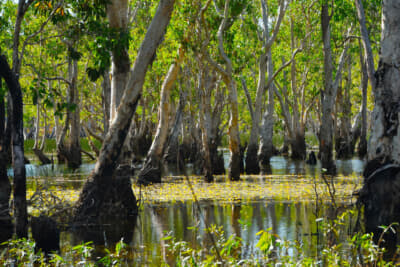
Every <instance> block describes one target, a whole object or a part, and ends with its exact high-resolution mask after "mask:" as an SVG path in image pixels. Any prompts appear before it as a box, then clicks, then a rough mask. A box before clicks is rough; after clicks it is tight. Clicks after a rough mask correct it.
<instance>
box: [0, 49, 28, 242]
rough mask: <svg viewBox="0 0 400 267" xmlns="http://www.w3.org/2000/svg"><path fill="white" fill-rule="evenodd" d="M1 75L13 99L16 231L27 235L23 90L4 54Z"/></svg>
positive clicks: (0, 59) (19, 234)
mask: <svg viewBox="0 0 400 267" xmlns="http://www.w3.org/2000/svg"><path fill="white" fill-rule="evenodd" d="M0 76H2V77H3V78H4V80H5V82H6V84H7V87H8V90H9V93H10V96H11V99H12V130H11V138H12V159H13V170H14V182H13V193H14V217H15V233H16V234H17V236H18V237H27V236H28V216H27V215H28V212H27V203H26V171H25V159H24V132H23V107H22V91H21V87H20V84H19V81H18V77H17V75H16V73H15V72H13V71H12V70H11V68H10V66H9V65H8V62H7V59H6V57H5V56H3V55H0ZM10 104H11V103H10Z"/></svg>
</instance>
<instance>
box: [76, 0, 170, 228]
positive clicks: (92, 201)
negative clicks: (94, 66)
mask: <svg viewBox="0 0 400 267" xmlns="http://www.w3.org/2000/svg"><path fill="white" fill-rule="evenodd" d="M174 2H175V1H174V0H161V1H160V2H159V5H158V8H157V11H156V13H155V15H154V17H153V20H152V22H151V24H150V26H149V28H148V30H147V33H146V36H145V38H144V40H143V42H142V44H141V46H140V49H139V51H138V53H137V58H136V61H135V64H134V65H133V68H132V70H131V73H130V76H129V77H130V78H129V81H128V83H127V88H126V90H125V91H124V96H123V97H122V102H121V104H120V106H119V109H118V112H117V114H116V117H115V119H114V120H113V122H112V124H111V126H110V130H109V131H108V134H107V136H106V138H105V140H104V144H103V146H102V149H101V151H100V155H99V158H98V160H97V163H96V165H95V169H94V171H93V173H92V174H91V176H90V178H89V180H88V181H87V182H86V183H85V185H84V187H83V189H82V192H81V194H80V197H79V200H78V202H77V204H76V207H75V215H74V221H75V222H77V223H78V222H90V221H92V222H102V221H104V220H107V218H109V216H110V215H112V216H114V218H127V217H129V216H130V215H132V214H135V213H137V206H136V201H135V196H134V195H133V192H132V189H131V186H130V180H129V178H128V179H124V180H123V181H122V183H121V182H119V179H115V178H113V173H114V170H115V168H116V165H117V160H118V155H119V153H120V151H121V148H122V146H123V144H124V141H125V138H126V135H127V133H128V129H129V126H130V121H131V120H130V118H132V116H133V114H134V113H135V111H136V106H137V103H138V101H139V98H140V96H141V93H142V88H143V83H144V80H145V76H146V72H147V69H148V66H149V65H150V63H151V62H152V59H153V58H154V55H155V53H156V50H157V47H158V46H159V44H160V43H161V42H162V39H163V36H164V34H165V31H166V28H167V26H168V24H169V21H170V18H171V14H172V11H173V8H174ZM120 190H122V191H120Z"/></svg>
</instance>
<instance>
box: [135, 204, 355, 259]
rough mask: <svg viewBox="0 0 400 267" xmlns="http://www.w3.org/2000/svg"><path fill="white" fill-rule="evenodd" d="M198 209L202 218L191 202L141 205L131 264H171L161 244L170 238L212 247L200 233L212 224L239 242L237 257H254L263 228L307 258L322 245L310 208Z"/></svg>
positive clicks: (208, 206)
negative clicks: (299, 248) (241, 243)
mask: <svg viewBox="0 0 400 267" xmlns="http://www.w3.org/2000/svg"><path fill="white" fill-rule="evenodd" d="M199 204H200V209H201V214H199V212H198V211H197V207H196V206H195V204H194V203H193V202H185V203H170V204H168V205H153V204H146V205H145V206H144V211H143V212H142V213H140V215H139V219H138V227H137V228H136V229H135V233H134V236H133V239H132V243H131V245H132V247H133V248H135V249H134V253H135V256H134V257H133V258H134V259H135V263H137V264H139V263H140V264H145V263H148V261H149V260H150V259H151V262H152V264H156V265H157V264H160V263H161V261H162V260H164V261H166V262H169V263H173V261H174V259H172V258H171V257H170V256H169V255H168V253H167V251H166V249H167V248H166V246H165V245H166V241H165V240H164V238H165V237H166V236H167V235H169V234H170V235H172V236H174V237H175V238H176V240H177V241H180V240H183V241H186V242H188V243H189V244H191V245H192V247H195V248H199V247H203V248H210V247H211V246H212V242H211V240H210V237H209V236H208V235H207V233H206V231H205V229H206V228H207V227H209V226H211V225H213V224H215V225H218V226H222V229H223V231H224V236H225V238H228V237H229V236H230V235H232V234H234V235H236V236H238V237H241V238H242V239H243V241H244V246H243V247H242V251H241V255H240V256H241V257H242V258H249V257H253V256H254V254H255V252H256V251H257V248H256V244H257V242H258V236H257V235H256V234H257V233H258V232H259V231H260V230H266V229H271V232H272V233H274V234H277V235H279V237H280V238H282V239H285V240H292V241H294V240H296V241H298V242H299V244H300V245H301V246H302V248H303V251H305V252H306V254H307V255H309V256H314V257H315V256H317V255H318V253H319V251H318V247H321V245H322V244H321V233H320V234H318V230H319V229H318V227H317V223H316V218H318V217H319V216H322V215H323V214H319V215H316V214H315V205H314V204H311V203H285V202H265V201H256V202H247V203H232V204H221V203H218V202H215V201H201V202H200V203H199ZM348 225H352V223H351V222H349V223H348ZM192 227H194V228H192ZM343 238H345V237H343ZM143 248H146V249H143ZM289 253H290V252H289ZM292 253H293V252H292Z"/></svg>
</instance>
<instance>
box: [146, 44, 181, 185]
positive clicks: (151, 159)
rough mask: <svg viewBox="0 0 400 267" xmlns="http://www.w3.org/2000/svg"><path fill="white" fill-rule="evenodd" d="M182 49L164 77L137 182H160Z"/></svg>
mask: <svg viewBox="0 0 400 267" xmlns="http://www.w3.org/2000/svg"><path fill="white" fill-rule="evenodd" d="M183 57H184V49H183V48H182V47H181V48H179V51H178V58H177V59H176V62H174V63H173V64H172V65H171V67H170V68H169V71H168V73H167V75H166V77H165V80H164V82H163V85H162V88H161V99H160V107H159V110H158V116H159V122H158V127H157V131H156V135H155V137H154V140H153V143H152V144H151V147H150V150H149V152H148V153H147V157H146V160H145V163H144V165H143V168H142V169H141V170H140V172H139V175H138V183H139V184H143V185H148V184H150V183H160V182H161V171H162V166H161V164H162V158H163V156H164V148H165V143H166V141H167V135H168V132H169V129H170V128H169V115H170V102H171V101H170V96H171V91H172V89H173V87H174V84H175V81H176V78H177V76H178V73H179V67H180V64H181V63H182V61H183Z"/></svg>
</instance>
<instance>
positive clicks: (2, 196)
mask: <svg viewBox="0 0 400 267" xmlns="http://www.w3.org/2000/svg"><path fill="white" fill-rule="evenodd" d="M3 92H5V90H3V88H2V78H1V76H0V242H4V241H6V240H8V239H9V238H11V236H12V233H13V224H12V221H11V216H10V207H9V202H10V195H11V184H10V180H9V179H8V176H7V160H6V158H7V154H6V151H5V150H4V142H5V138H4V137H5V130H6V129H5V115H6V113H5V103H4V102H5V101H4V97H5V95H4V94H2V93H3Z"/></svg>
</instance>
